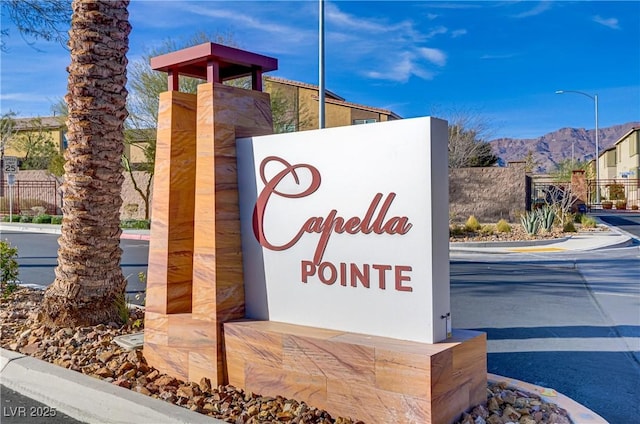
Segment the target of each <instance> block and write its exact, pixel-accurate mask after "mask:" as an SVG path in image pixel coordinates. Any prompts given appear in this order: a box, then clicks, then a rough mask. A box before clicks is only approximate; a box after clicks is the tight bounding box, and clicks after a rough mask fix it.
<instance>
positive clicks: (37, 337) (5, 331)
mask: <svg viewBox="0 0 640 424" xmlns="http://www.w3.org/2000/svg"><path fill="white" fill-rule="evenodd" d="M41 299H42V292H41V291H36V290H31V289H24V288H23V289H20V290H18V291H17V292H15V293H13V294H12V295H11V296H10V297H9V299H8V301H3V302H2V308H0V346H2V347H3V348H9V349H11V350H14V351H18V350H25V349H27V350H29V351H32V353H31V356H33V357H36V358H41V359H43V360H46V361H49V362H53V363H55V364H59V365H60V366H64V367H68V368H70V369H74V370H77V371H80V372H82V373H84V374H87V375H91V376H95V377H96V378H102V379H104V380H105V381H108V382H112V384H114V385H117V386H120V387H124V388H128V389H131V390H133V391H136V392H138V393H142V394H144V395H147V396H151V397H155V398H158V399H162V400H165V401H167V402H170V403H173V404H176V405H180V406H184V407H186V408H188V409H191V410H194V411H198V412H200V413H204V414H207V415H210V416H213V417H216V418H219V419H223V420H224V421H227V422H234V423H247V424H249V423H250V424H254V423H258V422H288V423H295V424H310V423H320V424H325V423H326V424H329V423H335V424H354V423H355V424H363V423H362V422H360V421H355V420H353V419H350V418H345V417H337V418H335V419H334V418H332V417H331V416H330V415H329V414H328V413H327V412H326V411H323V410H320V409H317V408H314V407H310V406H309V405H307V404H305V403H302V402H298V401H296V400H293V399H285V398H283V397H281V396H277V397H275V398H274V397H262V396H260V395H257V394H254V393H247V392H244V391H243V390H240V389H237V388H235V387H233V386H222V385H219V386H217V387H215V388H214V387H211V381H210V380H208V379H206V378H203V379H201V380H200V381H199V382H183V381H178V380H176V379H175V378H173V377H170V376H168V375H164V374H161V373H160V372H159V371H158V370H155V369H153V368H151V367H149V366H148V364H146V361H145V359H144V356H143V352H142V351H140V350H134V351H124V350H122V349H121V348H119V347H117V346H116V345H114V344H112V340H113V339H114V338H115V337H117V336H122V335H127V334H132V333H138V332H140V328H139V326H137V327H136V328H133V327H132V326H122V327H113V326H111V327H108V326H105V325H97V326H92V327H82V328H80V329H71V328H65V329H60V330H54V331H52V330H50V329H48V328H45V327H43V326H41V325H40V324H39V322H38V321H37V319H38V316H39V313H38V306H39V305H40V304H41ZM131 314H132V316H133V314H139V315H136V319H141V318H142V317H143V315H142V312H140V311H136V310H133V311H131ZM131 322H133V321H131ZM518 418H519V419H518ZM458 422H459V423H462V424H483V423H484V424H505V423H507V422H513V423H518V424H549V423H558V424H569V423H570V420H569V418H568V415H567V414H566V412H565V411H563V410H562V409H560V408H558V407H557V406H555V405H553V404H547V403H544V402H543V401H542V400H541V399H540V398H539V397H537V396H536V395H533V394H530V393H523V392H520V391H517V390H513V389H510V388H509V387H508V386H507V384H506V383H505V382H500V383H496V384H490V385H488V386H487V406H486V407H485V406H482V405H479V406H476V407H474V408H473V409H472V410H471V411H470V412H467V413H464V414H462V416H461V419H460V421H458Z"/></svg>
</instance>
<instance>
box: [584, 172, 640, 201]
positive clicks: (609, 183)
mask: <svg viewBox="0 0 640 424" xmlns="http://www.w3.org/2000/svg"><path fill="white" fill-rule="evenodd" d="M598 192H599V193H600V202H598V196H597V193H598ZM587 198H588V200H587V203H588V204H589V205H591V206H592V207H593V208H598V209H599V208H603V209H611V208H613V209H632V208H634V207H638V208H640V179H637V178H636V179H631V178H616V179H610V180H598V181H596V180H587Z"/></svg>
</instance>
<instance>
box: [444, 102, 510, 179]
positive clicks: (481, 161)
mask: <svg viewBox="0 0 640 424" xmlns="http://www.w3.org/2000/svg"><path fill="white" fill-rule="evenodd" d="M438 114H440V115H441V116H443V117H445V118H446V119H447V120H448V121H449V143H448V144H449V168H467V167H483V166H494V165H495V164H496V163H497V162H498V157H497V156H496V155H495V154H494V152H493V147H491V144H489V143H488V142H487V141H486V140H487V138H488V137H489V134H490V127H491V125H490V124H489V121H488V120H487V119H486V118H484V117H482V116H481V115H480V114H479V113H476V112H473V111H470V110H465V109H455V110H451V111H448V112H447V111H445V112H443V113H438V112H435V113H432V115H434V116H436V115H438Z"/></svg>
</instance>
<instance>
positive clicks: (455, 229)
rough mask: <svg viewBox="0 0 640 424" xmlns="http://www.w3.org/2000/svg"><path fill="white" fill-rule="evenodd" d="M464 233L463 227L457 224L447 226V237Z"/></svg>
mask: <svg viewBox="0 0 640 424" xmlns="http://www.w3.org/2000/svg"><path fill="white" fill-rule="evenodd" d="M465 233H466V231H465V229H464V227H461V226H459V225H451V226H449V237H451V236H461V235H464V234H465Z"/></svg>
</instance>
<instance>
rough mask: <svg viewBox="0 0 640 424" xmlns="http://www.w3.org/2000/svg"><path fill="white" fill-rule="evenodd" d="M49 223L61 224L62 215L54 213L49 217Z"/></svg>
mask: <svg viewBox="0 0 640 424" xmlns="http://www.w3.org/2000/svg"><path fill="white" fill-rule="evenodd" d="M51 223H52V224H56V225H60V224H62V215H54V216H52V217H51Z"/></svg>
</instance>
